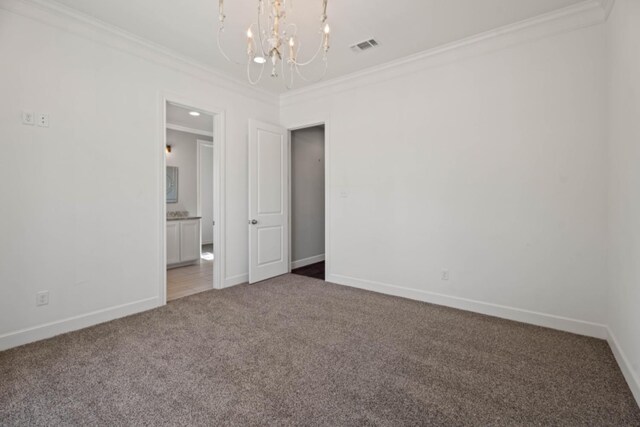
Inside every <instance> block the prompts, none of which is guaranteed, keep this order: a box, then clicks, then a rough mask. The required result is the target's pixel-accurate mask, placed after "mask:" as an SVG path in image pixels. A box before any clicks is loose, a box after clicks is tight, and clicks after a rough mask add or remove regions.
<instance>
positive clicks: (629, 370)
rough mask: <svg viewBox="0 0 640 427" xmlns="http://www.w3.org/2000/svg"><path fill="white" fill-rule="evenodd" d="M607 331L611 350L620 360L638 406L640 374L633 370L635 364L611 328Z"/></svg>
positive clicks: (619, 362) (639, 400) (639, 402)
mask: <svg viewBox="0 0 640 427" xmlns="http://www.w3.org/2000/svg"><path fill="white" fill-rule="evenodd" d="M607 332H608V334H607V335H608V336H607V342H608V343H609V347H611V351H612V352H613V355H614V357H615V358H616V362H618V366H620V370H621V371H622V375H624V379H625V380H627V384H628V385H629V388H630V389H631V393H632V394H633V397H635V399H636V402H637V403H638V406H640V376H638V373H637V372H635V371H634V370H633V365H631V362H629V358H627V356H626V354H625V353H624V351H623V350H622V347H621V346H620V344H619V343H618V340H617V339H616V336H615V335H614V334H613V332H612V331H611V328H607Z"/></svg>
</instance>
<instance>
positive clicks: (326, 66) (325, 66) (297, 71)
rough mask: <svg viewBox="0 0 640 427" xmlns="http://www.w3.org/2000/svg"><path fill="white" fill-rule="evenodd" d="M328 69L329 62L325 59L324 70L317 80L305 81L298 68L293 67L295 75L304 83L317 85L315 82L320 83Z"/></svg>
mask: <svg viewBox="0 0 640 427" xmlns="http://www.w3.org/2000/svg"><path fill="white" fill-rule="evenodd" d="M294 65H295V64H294ZM328 68H329V62H328V61H327V60H326V58H325V60H324V70H323V71H322V75H321V76H320V77H319V78H317V79H315V80H312V79H307V78H306V77H305V76H303V75H302V73H301V72H300V67H298V66H297V65H296V66H295V70H296V73H297V74H298V76H300V78H301V79H302V80H303V81H304V82H306V83H317V82H319V81H321V80H322V79H323V78H324V76H326V75H327V70H328Z"/></svg>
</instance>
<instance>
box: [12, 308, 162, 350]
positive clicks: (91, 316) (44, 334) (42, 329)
mask: <svg viewBox="0 0 640 427" xmlns="http://www.w3.org/2000/svg"><path fill="white" fill-rule="evenodd" d="M158 302H159V300H158V297H157V296H155V297H152V298H146V299H143V300H140V301H134V302H130V303H127V304H122V305H118V306H115V307H109V308H105V309H102V310H96V311H93V312H91V313H86V314H81V315H78V316H74V317H69V318H67V319H63V320H58V321H55V322H50V323H45V324H44V325H38V326H34V327H31V328H26V329H21V330H19V331H14V332H9V333H8V334H4V335H0V351H4V350H7V349H9V348H13V347H17V346H19V345H24V344H29V343H31V342H35V341H40V340H43V339H47V338H51V337H54V336H56V335H60V334H64V333H67V332H72V331H77V330H78V329H83V328H88V327H90V326H93V325H97V324H99V323H104V322H109V321H111V320H115V319H119V318H121V317H125V316H130V315H132V314H136V313H140V312H143V311H147V310H151V309H153V308H156V307H158V305H159V304H158Z"/></svg>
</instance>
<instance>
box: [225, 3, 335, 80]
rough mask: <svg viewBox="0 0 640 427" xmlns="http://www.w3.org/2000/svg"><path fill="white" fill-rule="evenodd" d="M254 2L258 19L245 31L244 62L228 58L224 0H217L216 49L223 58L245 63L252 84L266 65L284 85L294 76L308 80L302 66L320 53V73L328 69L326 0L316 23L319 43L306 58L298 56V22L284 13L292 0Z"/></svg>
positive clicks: (261, 73) (262, 72)
mask: <svg viewBox="0 0 640 427" xmlns="http://www.w3.org/2000/svg"><path fill="white" fill-rule="evenodd" d="M254 1H256V3H257V4H256V6H257V20H256V21H255V22H253V23H252V24H250V25H249V27H248V29H247V33H246V42H247V44H246V46H247V50H246V55H247V59H246V64H245V63H244V62H236V61H233V60H231V59H230V58H229V56H228V55H227V54H226V52H225V51H224V49H223V46H222V44H223V43H222V37H223V35H224V31H225V27H224V24H225V19H226V16H225V14H224V0H218V2H219V17H218V18H219V21H220V27H219V29H218V49H219V50H220V53H221V54H222V56H224V58H225V59H226V60H227V61H229V62H231V63H235V64H239V65H246V68H247V79H248V80H249V83H251V84H252V85H256V84H258V83H259V82H260V80H262V77H263V75H264V70H265V68H267V67H269V68H270V69H271V77H272V78H278V77H282V79H283V81H284V84H285V86H286V87H287V89H291V88H292V87H293V81H294V76H296V75H297V76H299V77H300V78H301V79H302V80H303V81H307V82H308V81H310V80H309V79H308V78H307V77H305V76H304V75H303V74H302V71H301V68H303V67H305V66H307V65H310V64H312V63H314V62H316V60H317V59H318V58H320V57H321V60H322V62H323V71H322V75H321V76H320V77H319V78H318V79H317V80H320V79H322V78H323V77H324V75H325V74H326V72H327V67H328V61H327V53H328V52H329V34H330V31H331V30H330V28H329V24H328V23H327V2H328V0H318V1H319V2H321V9H320V12H321V13H320V23H319V26H318V38H319V41H318V47H317V49H316V50H315V53H314V54H313V56H311V57H310V58H309V59H305V60H300V59H299V58H300V56H299V54H300V47H301V42H300V39H299V38H298V26H297V25H296V24H294V23H289V22H287V13H288V12H289V13H290V12H291V10H292V9H293V1H294V0H254Z"/></svg>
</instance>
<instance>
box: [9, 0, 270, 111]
mask: <svg viewBox="0 0 640 427" xmlns="http://www.w3.org/2000/svg"><path fill="white" fill-rule="evenodd" d="M0 9H4V10H6V11H8V12H11V13H14V14H17V15H20V16H23V17H26V18H29V19H33V20H36V21H39V22H42V23H44V24H47V25H50V26H53V27H55V28H59V29H62V30H64V31H67V32H70V33H73V34H75V35H77V36H80V37H83V38H85V39H89V40H91V41H93V42H96V43H100V44H103V45H106V46H108V47H110V48H113V49H117V50H120V51H122V52H126V53H128V54H131V55H133V56H136V57H139V58H143V59H145V60H148V61H151V62H154V63H156V64H159V65H162V66H164V67H167V68H171V69H174V70H177V71H180V72H182V73H184V74H187V75H190V76H192V77H195V78H197V79H199V80H203V81H205V82H207V83H210V84H213V85H216V86H219V87H222V88H224V89H227V90H229V91H232V92H235V93H238V94H241V95H244V96H248V97H250V98H253V99H256V100H260V101H263V102H265V103H268V104H271V105H277V104H278V95H277V94H275V93H271V92H268V91H266V90H263V89H260V88H257V87H254V86H251V85H249V84H248V83H247V82H245V81H243V80H238V79H234V78H232V77H229V76H227V75H224V74H222V73H221V72H220V71H218V70H217V69H215V68H212V67H210V66H208V65H205V64H202V63H200V62H197V61H195V60H193V59H191V58H187V57H184V56H182V55H180V54H178V53H176V52H174V51H172V50H170V49H167V48H165V47H163V46H160V45H158V44H155V43H152V42H150V41H148V40H146V39H143V38H141V37H138V36H135V35H133V34H131V33H129V32H127V31H124V30H122V29H120V28H118V27H116V26H113V25H110V24H107V23H105V22H102V21H100V20H98V19H96V18H93V17H91V16H89V15H87V14H84V13H81V12H78V11H76V10H73V9H71V8H69V7H66V6H63V5H61V4H59V3H56V2H55V1H52V0H0Z"/></svg>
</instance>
